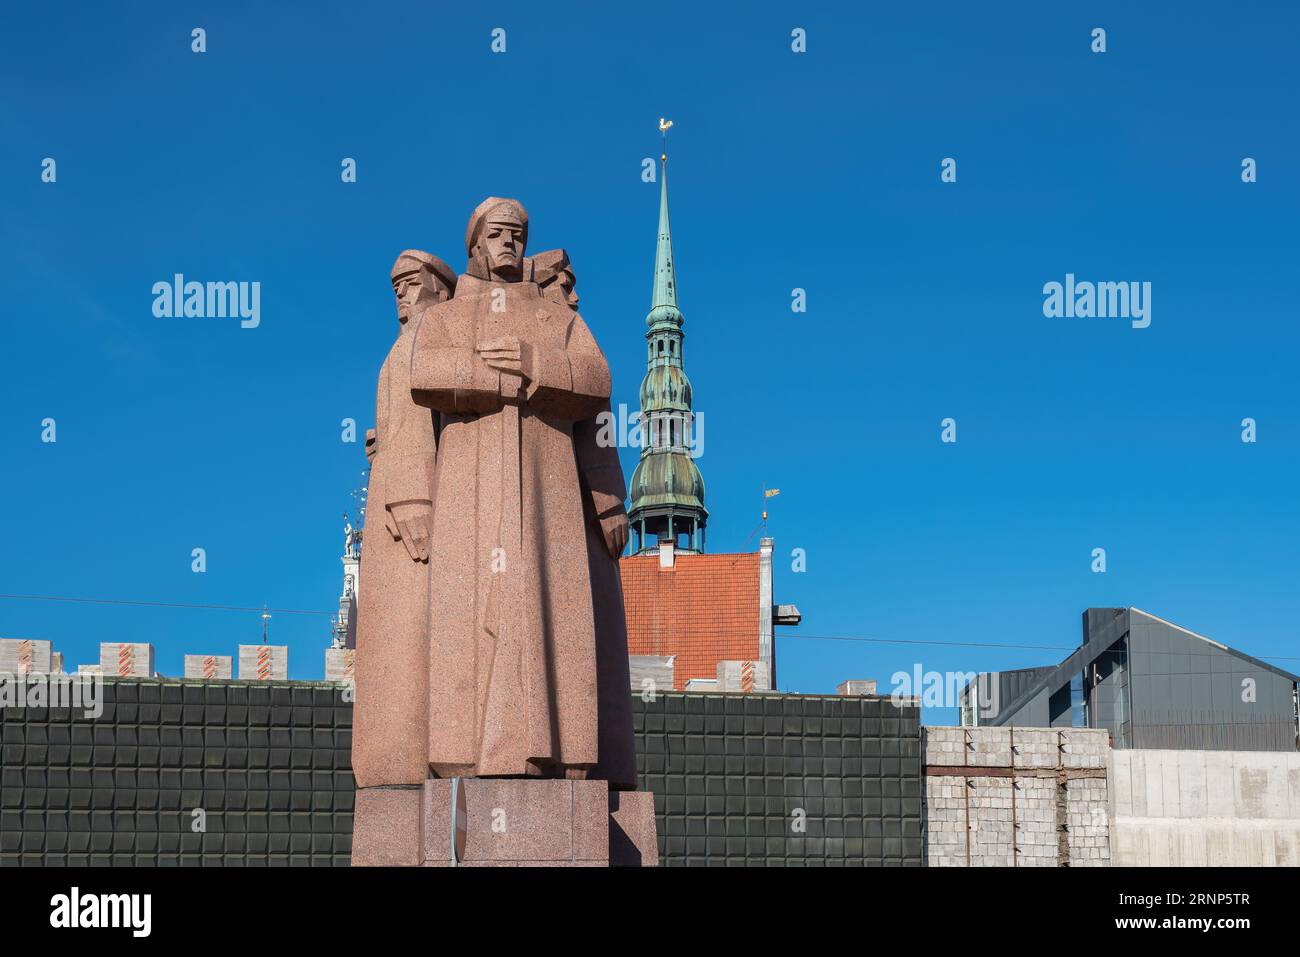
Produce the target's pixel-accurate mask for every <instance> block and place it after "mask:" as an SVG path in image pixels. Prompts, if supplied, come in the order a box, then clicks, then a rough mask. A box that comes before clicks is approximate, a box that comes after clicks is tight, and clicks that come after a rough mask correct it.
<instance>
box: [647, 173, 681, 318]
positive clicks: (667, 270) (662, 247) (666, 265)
mask: <svg viewBox="0 0 1300 957" xmlns="http://www.w3.org/2000/svg"><path fill="white" fill-rule="evenodd" d="M660 161H661V163H662V166H661V167H660V170H661V171H660V177H659V242H658V244H657V245H656V246H655V286H654V293H653V294H652V295H651V297H650V306H651V309H652V310H653V308H654V307H655V306H671V307H672V308H673V309H676V308H677V274H676V272H675V271H674V270H673V231H672V227H671V226H670V225H669V224H668V154H667V153H665V154H663V156H662V157H660ZM679 315H680V314H679Z"/></svg>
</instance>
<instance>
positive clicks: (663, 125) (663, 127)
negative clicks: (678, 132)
mask: <svg viewBox="0 0 1300 957" xmlns="http://www.w3.org/2000/svg"><path fill="white" fill-rule="evenodd" d="M672 125H673V121H672V120H665V119H664V118H663V117H662V116H661V117H659V132H660V133H661V134H662V135H663V138H664V155H663V157H662V159H663V161H664V162H665V163H666V162H668V130H669V129H671V128H672Z"/></svg>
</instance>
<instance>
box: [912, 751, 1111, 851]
mask: <svg viewBox="0 0 1300 957" xmlns="http://www.w3.org/2000/svg"><path fill="white" fill-rule="evenodd" d="M1109 752H1110V743H1109V736H1108V734H1107V732H1106V731H1105V730H1093V729H1086V728H1063V729H1055V728H1051V729H1049V728H926V729H925V731H924V761H925V802H926V822H925V843H926V862H927V863H928V864H929V865H930V866H931V867H966V866H970V867H1058V866H1070V867H1091V866H1107V865H1108V864H1109V863H1110V827H1109V819H1108V798H1107V778H1106V767H1107V758H1108V755H1109ZM1013 782H1014V784H1013Z"/></svg>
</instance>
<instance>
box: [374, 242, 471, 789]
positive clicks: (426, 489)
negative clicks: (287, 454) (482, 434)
mask: <svg viewBox="0 0 1300 957" xmlns="http://www.w3.org/2000/svg"><path fill="white" fill-rule="evenodd" d="M455 281H456V277H455V273H454V272H452V270H451V267H449V266H448V265H447V264H446V263H444V262H442V260H440V259H437V258H436V257H434V256H430V255H429V254H428V253H423V252H420V251H418V250H407V251H406V252H403V253H402V254H401V255H400V256H398V257H397V262H396V263H395V264H394V265H393V270H392V282H393V290H394V292H395V293H396V295H397V313H398V321H399V323H400V326H399V330H400V331H399V333H398V337H397V341H396V342H395V343H394V344H393V347H392V349H390V350H389V353H388V357H387V358H386V359H385V360H384V364H383V366H382V367H381V369H380V372H379V388H378V394H377V396H376V400H375V429H374V435H373V439H372V438H371V436H370V435H369V434H367V437H366V438H367V443H366V444H367V455H368V456H369V457H370V459H371V466H370V486H369V491H368V493H367V496H366V499H367V509H366V512H367V519H368V520H367V521H366V523H365V538H364V542H363V546H362V550H361V578H362V581H363V582H364V583H365V584H364V587H362V588H361V589H360V594H359V596H358V609H357V655H356V665H355V676H356V704H355V708H354V717H353V721H354V732H353V742H354V745H353V749H352V769H353V773H354V774H355V776H356V779H357V784H358V786H360V787H363V788H365V787H371V786H374V785H393V784H411V785H419V784H422V783H423V782H424V780H425V779H426V778H427V777H428V776H429V770H428V761H427V759H426V757H425V740H426V739H427V737H428V706H427V701H428V696H429V685H428V668H429V643H428V617H427V616H428V607H429V564H428V561H429V545H428V539H429V531H430V528H431V527H432V519H433V481H434V469H435V461H436V455H437V445H436V441H435V432H434V420H433V416H432V414H431V413H430V411H429V410H428V409H427V408H424V407H423V406H420V405H417V404H416V403H415V401H414V400H413V399H412V398H411V386H410V367H411V345H412V343H413V342H414V340H415V336H414V335H413V329H414V326H413V324H412V320H413V319H415V318H416V317H417V316H418V314H419V312H420V311H422V310H423V309H425V308H428V307H429V306H431V305H434V304H436V303H439V302H444V301H446V300H447V299H448V298H450V296H451V292H452V289H453V288H454V286H455Z"/></svg>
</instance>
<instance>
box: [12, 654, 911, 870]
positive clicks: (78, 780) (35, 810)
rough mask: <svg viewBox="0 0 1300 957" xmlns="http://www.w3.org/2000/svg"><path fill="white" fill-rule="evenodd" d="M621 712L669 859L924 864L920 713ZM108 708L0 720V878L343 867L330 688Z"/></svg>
mask: <svg viewBox="0 0 1300 957" xmlns="http://www.w3.org/2000/svg"><path fill="white" fill-rule="evenodd" d="M633 701H634V706H633V714H634V719H635V722H636V733H637V747H638V757H637V760H638V765H639V770H640V772H641V782H642V785H641V786H642V787H643V788H646V789H649V790H652V791H654V792H655V807H656V811H657V816H658V824H659V845H660V854H661V859H662V862H663V863H664V864H667V865H683V864H691V865H704V864H707V865H721V864H748V865H750V866H754V865H758V866H762V865H773V866H780V865H846V864H847V865H854V864H919V863H920V861H921V824H920V818H921V798H920V791H921V789H920V782H921V767H920V746H919V741H920V738H919V727H918V725H919V714H918V711H917V709H915V708H910V707H909V708H901V709H900V708H896V707H895V706H894V705H892V704H891V703H890V702H889V701H888V700H887V699H871V698H838V697H812V696H808V697H802V696H781V695H769V696H745V697H741V696H735V695H701V694H681V693H671V694H661V695H659V696H658V697H657V698H656V699H655V700H654V701H643V700H642V699H641V698H640V697H639V696H636V697H634V699H633ZM104 702H105V704H104V712H103V714H102V715H101V716H100V717H99V718H98V719H89V718H86V717H85V716H84V714H83V713H82V711H81V710H80V709H66V708H64V709H59V708H47V707H38V708H0V865H7V866H14V865H41V864H51V865H61V864H69V865H74V866H75V865H85V864H91V865H115V866H131V865H164V866H166V865H203V866H214V865H215V866H227V867H232V866H266V865H290V864H291V865H314V866H330V865H335V866H345V865H347V864H348V862H349V856H350V851H351V839H352V807H353V789H354V785H353V780H352V772H351V765H350V748H351V744H352V740H351V733H352V706H351V704H349V703H348V702H346V701H344V700H343V694H342V690H341V688H340V686H337V685H327V684H323V683H311V682H292V683H281V684H259V683H253V682H239V681H215V682H184V683H182V682H178V681H173V682H159V681H135V680H107V681H105V683H104ZM196 808H198V809H202V810H203V811H204V812H205V813H206V832H204V833H199V832H196V831H194V830H193V822H194V821H195V816H194V814H193V812H194V810H195V809H196ZM799 811H802V814H799V813H798V812H799ZM797 821H799V822H802V825H803V828H804V829H803V830H799V829H798V828H797V827H796V826H795V824H796V822H797Z"/></svg>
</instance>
